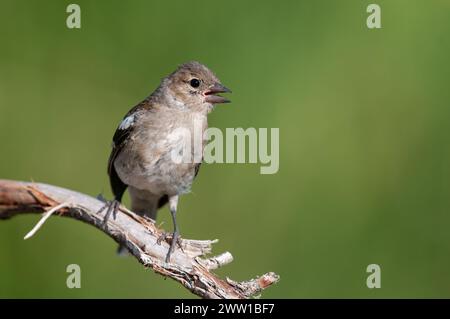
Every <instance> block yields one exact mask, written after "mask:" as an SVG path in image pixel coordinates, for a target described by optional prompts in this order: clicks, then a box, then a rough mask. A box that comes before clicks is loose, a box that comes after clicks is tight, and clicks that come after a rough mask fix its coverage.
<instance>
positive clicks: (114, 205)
mask: <svg viewBox="0 0 450 319" xmlns="http://www.w3.org/2000/svg"><path fill="white" fill-rule="evenodd" d="M119 206H120V202H119V201H118V200H116V199H113V200H110V201H107V202H106V203H105V205H103V207H102V208H100V210H99V211H98V212H97V214H100V213H101V212H103V211H104V210H105V209H106V214H105V217H104V218H103V223H102V226H106V223H107V222H108V219H109V217H110V216H111V213H112V214H113V217H114V219H115V218H116V216H117V211H118V210H119Z"/></svg>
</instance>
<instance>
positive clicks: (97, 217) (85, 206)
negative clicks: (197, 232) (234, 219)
mask: <svg viewBox="0 0 450 319" xmlns="http://www.w3.org/2000/svg"><path fill="white" fill-rule="evenodd" d="M103 205H104V203H103V202H102V201H100V200H98V199H96V198H93V197H91V196H88V195H85V194H81V193H78V192H75V191H72V190H68V189H65V188H61V187H57V186H52V185H47V184H41V183H27V182H19V181H11V180H0V219H7V218H10V217H13V216H16V215H18V214H22V213H29V212H46V214H44V217H43V218H42V219H41V221H40V222H39V223H38V225H36V226H35V228H33V230H32V231H31V232H30V233H29V234H28V235H27V238H28V237H31V236H32V235H33V234H34V233H35V232H36V231H37V230H38V229H39V228H40V227H41V226H42V224H43V223H44V222H45V220H46V219H47V218H48V217H50V215H52V214H56V215H60V216H65V217H72V218H75V219H78V220H82V221H84V222H86V223H88V224H91V225H93V226H94V227H96V228H98V229H99V230H102V231H103V232H104V233H106V234H107V235H108V236H110V237H111V238H113V239H114V240H115V241H116V242H118V243H120V244H121V245H123V246H126V247H127V248H128V250H129V251H130V253H131V254H132V255H133V256H134V257H136V258H137V259H138V260H139V262H140V263H142V264H143V265H144V266H146V267H149V268H152V269H153V270H154V271H155V272H156V273H159V274H161V275H163V276H167V277H170V278H172V279H174V280H176V281H177V282H179V283H181V284H182V285H183V286H184V287H186V288H187V289H188V290H189V291H191V292H192V293H194V294H196V295H198V296H200V297H202V298H208V299H210V298H225V299H229V298H237V299H245V298H250V297H252V296H255V295H257V294H259V293H260V292H261V291H262V290H263V289H265V288H267V287H268V286H270V285H272V284H273V283H275V282H277V281H278V279H279V277H278V275H276V274H275V273H267V274H265V275H263V276H261V277H259V278H256V279H252V280H249V281H245V282H235V281H233V280H231V279H228V278H227V279H226V280H223V279H220V278H218V277H217V276H216V275H215V274H214V273H212V272H211V270H213V269H216V268H218V267H221V266H224V265H226V264H228V263H230V262H231V261H232V260H233V257H232V256H231V254H230V253H229V252H225V253H223V254H220V255H218V256H216V257H212V258H205V257H204V255H205V254H208V253H210V252H211V246H212V244H213V243H215V242H216V241H217V240H215V241H212V240H189V239H183V240H182V243H181V246H182V249H176V250H175V251H174V253H173V254H172V256H171V262H170V263H166V262H165V261H164V259H165V256H166V254H167V250H168V249H169V243H167V242H165V241H163V242H161V243H158V238H160V236H161V234H162V233H163V231H162V230H160V229H158V228H157V227H156V226H155V224H154V222H152V221H151V220H149V219H146V218H143V217H141V216H139V215H137V214H134V213H133V212H131V211H129V210H128V209H126V208H124V207H123V206H121V207H120V211H119V212H118V213H117V215H116V216H115V218H114V217H111V218H109V219H108V221H107V223H106V225H103V224H102V223H103V220H104V212H103V213H101V214H97V212H98V211H99V210H100V208H101V207H102V206H103Z"/></svg>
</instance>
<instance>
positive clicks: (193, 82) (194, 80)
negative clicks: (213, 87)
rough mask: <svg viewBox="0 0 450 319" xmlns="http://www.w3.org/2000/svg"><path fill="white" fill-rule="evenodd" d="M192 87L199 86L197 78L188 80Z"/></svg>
mask: <svg viewBox="0 0 450 319" xmlns="http://www.w3.org/2000/svg"><path fill="white" fill-rule="evenodd" d="M189 83H190V84H191V86H192V87H193V88H198V87H199V86H200V80H198V79H192V80H191V82H189Z"/></svg>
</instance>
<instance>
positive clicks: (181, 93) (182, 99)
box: [101, 61, 231, 262]
mask: <svg viewBox="0 0 450 319" xmlns="http://www.w3.org/2000/svg"><path fill="white" fill-rule="evenodd" d="M226 92H231V91H230V90H229V89H227V88H226V87H225V86H223V85H222V84H221V82H220V81H219V79H218V78H217V77H216V76H215V75H214V73H213V72H211V71H210V70H209V69H208V68H207V67H206V66H204V65H202V64H200V63H199V62H195V61H192V62H188V63H185V64H182V65H180V66H179V67H178V69H177V70H176V71H175V72H173V73H172V74H170V75H169V76H167V77H165V78H164V79H163V80H162V81H161V84H160V85H159V87H158V88H157V89H156V90H155V91H154V92H153V93H152V94H151V95H150V96H149V97H147V98H146V99H145V100H144V101H142V102H141V103H139V104H138V105H136V106H135V107H133V108H132V109H131V110H130V111H129V112H128V113H127V114H126V115H125V117H124V119H123V120H122V122H121V123H120V125H119V127H118V128H117V130H116V133H115V134H114V137H113V148H112V151H111V155H110V157H109V163H108V175H109V178H110V183H111V188H112V191H113V193H114V200H112V201H110V202H108V203H107V204H106V205H105V207H104V209H105V208H107V213H106V215H105V220H107V219H108V217H109V216H110V214H111V213H115V212H116V210H117V209H118V206H119V204H120V202H121V200H122V196H123V194H124V192H125V190H126V189H127V188H128V191H129V193H130V198H131V208H132V210H133V211H134V212H136V213H138V214H140V215H145V216H148V217H149V218H151V219H153V220H156V214H157V210H158V209H159V208H161V207H162V206H163V205H165V204H166V203H167V202H168V203H169V210H170V213H171V215H172V220H173V226H174V230H173V233H172V241H171V244H170V248H169V251H168V252H167V256H166V262H169V261H170V255H171V254H172V252H173V250H174V248H175V245H176V244H177V243H178V240H179V229H178V225H177V221H176V213H177V204H178V197H179V196H180V195H182V194H185V193H188V192H189V191H190V188H191V185H192V182H193V180H194V178H195V177H196V176H197V174H198V171H199V168H200V161H198V162H196V161H195V158H196V157H195V155H194V152H195V150H194V149H195V147H194V145H192V147H190V148H189V151H190V152H191V153H192V154H190V155H192V156H191V158H192V161H191V162H186V161H182V162H180V161H174V158H173V154H174V152H178V150H179V149H180V147H183V146H185V145H184V144H186V139H185V138H183V136H179V135H180V134H178V133H180V132H181V133H182V132H185V134H186V135H191V136H194V129H195V125H198V124H199V123H200V127H201V130H202V132H201V133H202V136H203V133H204V131H205V130H206V128H207V114H208V113H209V112H211V110H212V109H213V107H214V104H217V103H228V102H230V101H229V100H227V99H226V98H224V97H222V96H220V95H218V94H219V93H226ZM180 129H183V130H184V131H183V130H180ZM175 133H177V134H175ZM182 134H183V133H182ZM187 138H188V139H190V137H187ZM204 142H205V141H204V140H202V141H201V150H202V153H203V147H204ZM190 144H193V143H190ZM104 209H102V210H101V211H103V210H104Z"/></svg>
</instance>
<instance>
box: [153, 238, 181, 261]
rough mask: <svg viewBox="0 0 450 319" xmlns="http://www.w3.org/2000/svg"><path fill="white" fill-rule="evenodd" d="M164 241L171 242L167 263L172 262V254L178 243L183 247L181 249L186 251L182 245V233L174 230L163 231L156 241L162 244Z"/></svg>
mask: <svg viewBox="0 0 450 319" xmlns="http://www.w3.org/2000/svg"><path fill="white" fill-rule="evenodd" d="M162 241H166V242H168V243H170V247H169V251H168V252H167V255H166V263H168V262H170V256H171V255H172V253H173V252H174V250H175V246H176V245H178V247H179V248H180V249H181V251H184V250H183V246H182V245H181V238H180V234H179V233H178V232H173V233H167V232H163V233H162V234H161V236H159V237H158V239H157V241H156V243H157V244H158V245H161V242H162Z"/></svg>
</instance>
